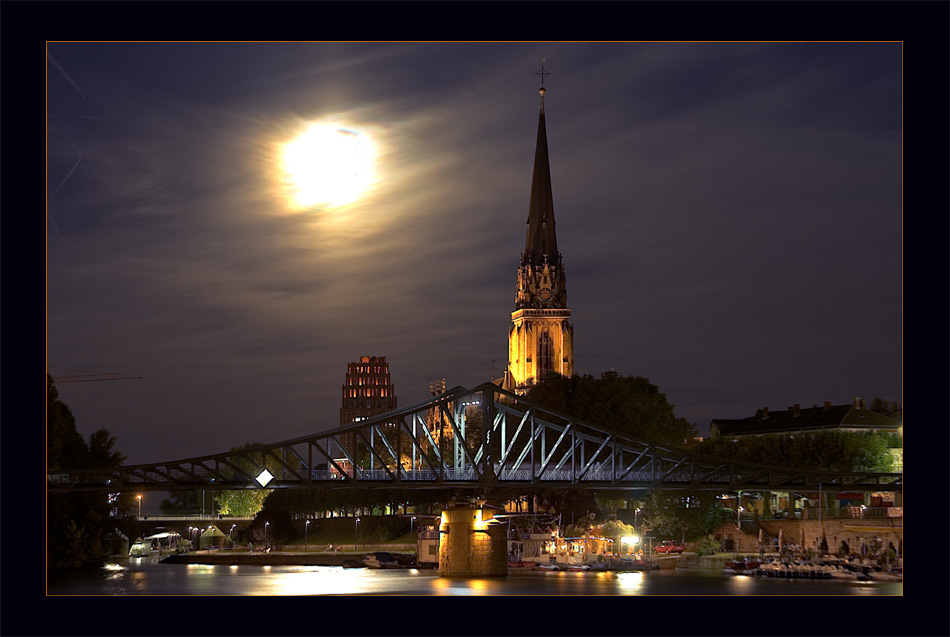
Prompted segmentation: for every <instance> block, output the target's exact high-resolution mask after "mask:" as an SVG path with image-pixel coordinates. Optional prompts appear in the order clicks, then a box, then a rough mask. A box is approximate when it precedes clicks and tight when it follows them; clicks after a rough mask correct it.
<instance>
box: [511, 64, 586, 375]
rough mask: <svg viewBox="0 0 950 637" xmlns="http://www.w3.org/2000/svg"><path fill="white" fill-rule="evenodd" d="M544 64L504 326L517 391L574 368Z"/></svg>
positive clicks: (572, 339) (566, 372) (572, 370)
mask: <svg viewBox="0 0 950 637" xmlns="http://www.w3.org/2000/svg"><path fill="white" fill-rule="evenodd" d="M543 80H544V69H543V67H542V84H541V90H540V93H541V115H540V118H539V120H538V143H537V147H536V148H535V153H534V177H533V178H532V181H531V201H530V204H529V207H528V233H527V238H526V239H525V247H524V253H523V254H522V255H521V267H519V268H518V287H517V291H516V293H515V311H514V312H512V313H511V328H510V329H509V331H508V374H507V378H506V379H505V381H506V382H505V385H506V387H507V388H508V389H511V390H513V391H515V392H517V393H524V392H526V391H527V390H528V389H529V388H530V387H531V385H533V384H535V383H537V382H540V381H541V380H543V379H544V376H545V374H546V373H547V372H550V371H553V372H557V373H559V374H561V375H563V376H571V375H573V373H574V328H573V326H572V325H571V323H570V318H571V310H570V309H568V307H567V284H566V280H565V276H564V263H563V260H562V259H561V253H560V252H558V250H557V236H556V234H555V231H554V200H553V197H552V195H551V169H550V165H549V163H548V140H547V134H546V132H545V125H544V93H545V89H544V82H543Z"/></svg>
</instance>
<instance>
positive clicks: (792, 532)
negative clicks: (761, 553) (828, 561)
mask: <svg viewBox="0 0 950 637" xmlns="http://www.w3.org/2000/svg"><path fill="white" fill-rule="evenodd" d="M757 522H758V525H759V526H761V527H762V530H763V532H764V533H765V534H766V535H767V536H771V540H772V541H773V542H774V541H775V540H777V539H778V537H779V532H780V531H781V535H782V540H783V544H795V545H798V546H801V547H802V548H804V549H806V550H812V551H818V547H819V546H820V543H821V538H822V534H824V537H825V539H826V541H827V542H828V551H829V552H830V553H835V552H837V550H838V547H839V546H840V544H841V542H842V541H844V542H847V543H848V547H849V548H850V550H851V552H857V551H858V550H859V549H860V546H861V543H862V541H863V542H869V541H871V540H873V539H878V540H880V541H881V542H882V543H883V544H884V546H887V544H888V543H889V542H890V543H892V544H893V545H894V547H895V548H900V542H901V540H902V539H903V537H904V536H903V531H904V528H903V518H870V519H869V518H864V519H831V520H823V521H818V520H758V521H757ZM743 524H744V528H745V529H749V528H750V527H754V525H750V524H748V523H747V522H743ZM713 535H714V536H715V537H716V538H717V539H719V540H722V541H725V540H727V539H732V540H733V542H734V544H733V546H734V549H733V550H735V551H737V552H740V553H757V552H758V550H759V536H758V531H755V532H746V531H740V530H739V529H738V528H737V527H736V524H735V523H734V522H727V523H725V524H723V525H722V526H720V527H719V529H717V530H716V531H715V532H714V534H713ZM766 541H768V540H766ZM687 548H688V549H690V550H692V547H690V546H688V547H687Z"/></svg>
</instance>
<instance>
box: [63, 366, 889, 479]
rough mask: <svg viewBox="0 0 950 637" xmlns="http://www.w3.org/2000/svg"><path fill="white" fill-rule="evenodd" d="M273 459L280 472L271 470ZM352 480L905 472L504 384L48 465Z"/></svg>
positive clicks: (92, 474)
mask: <svg viewBox="0 0 950 637" xmlns="http://www.w3.org/2000/svg"><path fill="white" fill-rule="evenodd" d="M486 423H487V425H486ZM265 469H266V470H267V471H268V472H269V474H270V476H272V477H270V478H269V479H267V478H268V476H267V475H264V476H262V472H263V471H264V470H265ZM348 487H362V488H367V487H368V488H394V487H397V488H411V489H421V488H447V487H452V488H459V489H488V488H495V487H525V488H532V487H534V488H537V487H551V488H573V489H576V488H583V489H592V490H598V491H605V490H618V489H622V490H629V489H687V490H700V489H702V490H716V491H732V490H737V489H741V490H743V491H817V490H818V489H819V488H823V489H825V490H842V491H900V490H901V489H902V474H894V473H869V472H866V473H840V472H831V471H826V472H820V471H808V470H800V469H794V468H782V467H773V466H766V465H759V464H753V463H740V462H734V461H731V460H725V459H722V458H715V457H711V456H704V455H701V454H697V453H694V452H692V451H689V450H686V449H683V448H678V447H674V446H669V445H659V444H655V443H652V442H649V441H643V440H637V439H634V438H630V437H629V436H625V435H623V434H620V433H617V432H615V431H612V430H610V429H609V428H604V427H599V426H594V425H590V424H587V423H583V422H581V421H577V420H575V419H572V418H571V417H569V416H566V415H563V414H559V413H557V412H555V411H552V410H549V409H547V408H544V407H541V406H540V405H537V404H534V403H531V402H529V401H526V400H524V398H522V397H520V396H517V395H515V394H512V393H509V392H507V391H504V390H502V389H500V388H499V387H497V386H495V385H494V384H493V383H485V384H483V385H480V386H478V387H476V388H475V389H472V390H468V389H465V388H464V387H456V388H453V389H452V390H450V391H447V392H445V393H443V394H440V395H438V396H435V397H432V398H430V399H428V400H425V401H422V402H419V403H415V404H413V405H410V406H408V407H404V408H401V409H398V410H394V411H391V412H387V413H385V414H381V415H379V416H376V417H374V418H371V419H368V420H364V421H360V422H355V423H352V424H350V425H346V426H343V427H339V428H336V429H332V430H329V431H324V432H320V433H315V434H310V435H307V436H303V437H300V438H295V439H293V440H287V441H283V442H277V443H272V444H267V445H261V446H258V447H253V448H247V449H241V450H236V451H228V452H225V453H221V454H216V455H211V456H204V457H200V458H190V459H186V460H175V461H171V462H162V463H154V464H147V465H134V466H119V467H110V468H106V469H86V470H76V471H57V472H50V473H48V474H47V492H48V493H67V492H103V491H108V492H122V491H136V492H142V491H173V490H184V489H189V490H193V489H205V490H234V489H261V488H267V489H316V488H319V489H327V488H348Z"/></svg>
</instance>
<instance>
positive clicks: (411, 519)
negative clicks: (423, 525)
mask: <svg viewBox="0 0 950 637" xmlns="http://www.w3.org/2000/svg"><path fill="white" fill-rule="evenodd" d="M415 521H416V516H412V517H411V518H409V536H410V537H412V523H413V522H415Z"/></svg>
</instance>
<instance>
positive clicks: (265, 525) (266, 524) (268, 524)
mask: <svg viewBox="0 0 950 637" xmlns="http://www.w3.org/2000/svg"><path fill="white" fill-rule="evenodd" d="M268 526H270V522H264V549H265V550H266V549H267V527H268Z"/></svg>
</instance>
